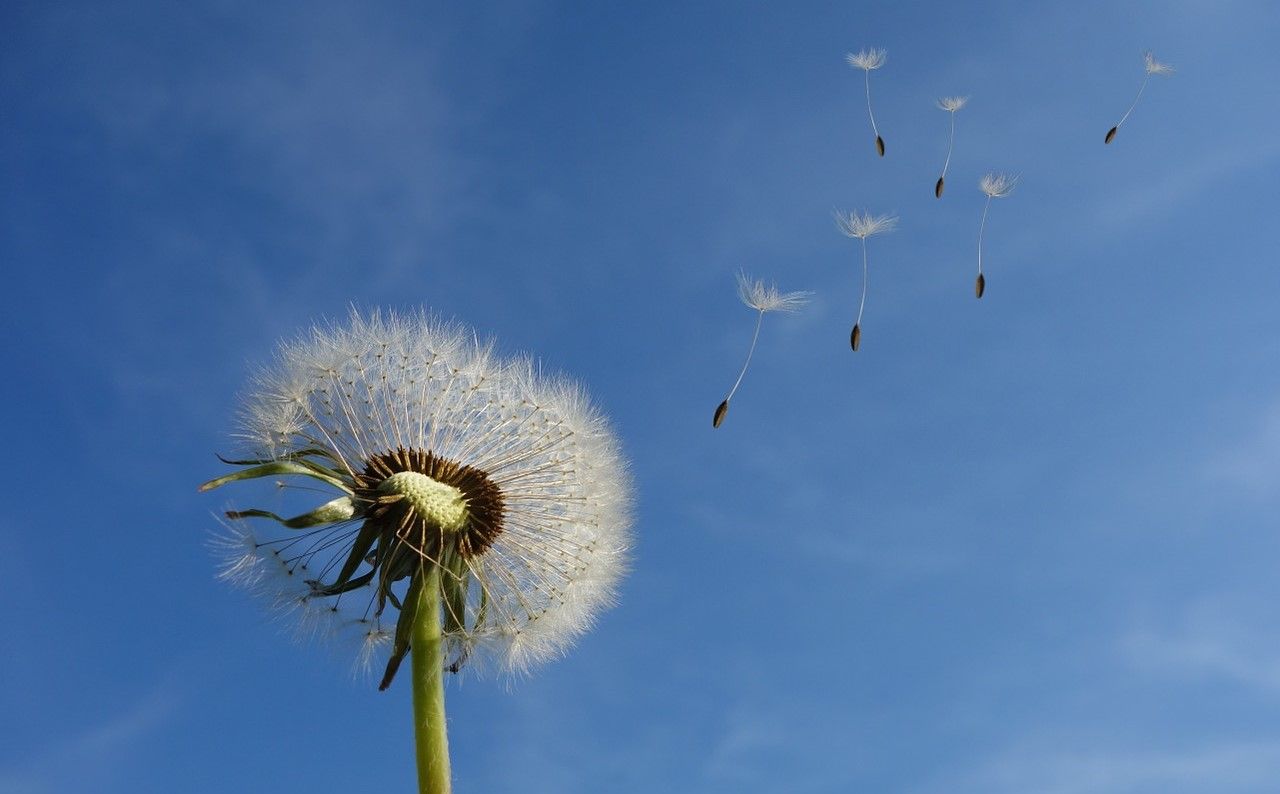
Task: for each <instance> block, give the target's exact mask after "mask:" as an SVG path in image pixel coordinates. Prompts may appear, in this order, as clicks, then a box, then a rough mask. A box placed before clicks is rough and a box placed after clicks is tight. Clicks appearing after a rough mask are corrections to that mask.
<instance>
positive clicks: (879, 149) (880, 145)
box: [876, 135, 884, 157]
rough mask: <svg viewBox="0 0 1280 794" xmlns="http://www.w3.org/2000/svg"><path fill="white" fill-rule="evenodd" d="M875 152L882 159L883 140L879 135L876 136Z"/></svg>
mask: <svg viewBox="0 0 1280 794" xmlns="http://www.w3.org/2000/svg"><path fill="white" fill-rule="evenodd" d="M876 151H877V152H879V153H880V156H881V157H884V138H881V137H880V136H879V135H877V136H876Z"/></svg>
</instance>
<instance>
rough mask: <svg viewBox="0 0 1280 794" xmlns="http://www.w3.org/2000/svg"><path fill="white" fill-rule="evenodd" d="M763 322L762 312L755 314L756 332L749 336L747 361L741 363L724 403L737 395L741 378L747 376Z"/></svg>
mask: <svg viewBox="0 0 1280 794" xmlns="http://www.w3.org/2000/svg"><path fill="white" fill-rule="evenodd" d="M763 322H764V312H762V311H758V312H757V313H756V332H755V333H754V334H752V336H751V347H750V348H749V349H748V350H747V360H746V361H744V362H743V363H742V371H741V372H739V373H738V379H737V380H735V381H734V382H733V388H732V389H730V390H729V396H728V397H725V398H724V401H725V402H729V401H730V400H732V399H733V395H734V394H736V393H737V391H738V386H739V385H741V384H742V378H743V377H744V376H745V375H746V374H747V367H749V366H751V356H752V355H753V354H754V353H755V352H756V340H757V339H759V338H760V325H761V323H763Z"/></svg>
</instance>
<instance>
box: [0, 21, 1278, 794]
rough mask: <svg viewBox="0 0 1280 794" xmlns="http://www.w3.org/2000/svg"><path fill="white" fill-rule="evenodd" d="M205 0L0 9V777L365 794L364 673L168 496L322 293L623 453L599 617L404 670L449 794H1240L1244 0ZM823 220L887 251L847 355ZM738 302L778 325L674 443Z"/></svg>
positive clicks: (1251, 518)
mask: <svg viewBox="0 0 1280 794" xmlns="http://www.w3.org/2000/svg"><path fill="white" fill-rule="evenodd" d="M257 5H258V4H243V3H235V2H223V3H199V4H182V5H175V4H150V3H112V4H88V3H86V4H70V3H33V2H8V3H5V4H4V6H3V10H2V11H0V31H3V32H0V169H2V174H3V188H2V189H0V202H2V204H0V262H2V263H3V268H4V273H5V279H4V281H5V289H4V290H3V293H2V297H0V301H2V302H3V305H2V311H0V331H2V334H0V346H2V349H3V362H4V368H5V373H6V376H5V377H4V378H3V379H0V406H3V409H4V415H6V416H8V417H9V419H8V420H7V421H8V429H7V431H6V432H7V433H8V436H7V437H8V438H9V442H8V443H9V444H10V449H9V453H8V454H7V455H6V456H5V461H6V463H5V464H4V465H5V470H6V479H7V480H8V482H9V483H10V484H9V487H8V493H9V497H8V508H7V509H6V510H5V511H4V512H3V517H0V582H2V583H3V584H2V585H0V588H2V589H0V592H3V594H4V600H3V603H4V605H5V608H4V609H3V610H0V632H2V635H3V637H4V638H5V639H4V651H3V653H0V682H2V683H0V714H3V715H5V716H4V718H3V720H0V792H5V794H18V793H21V794H44V793H46V792H63V791H86V792H130V793H133V792H174V791H180V792H191V793H192V794H198V793H200V792H226V791H254V792H257V791H263V792H276V791H319V792H330V791H334V792H336V791H361V792H364V791H407V790H410V789H411V788H412V785H413V783H412V781H413V774H414V773H413V761H412V752H411V744H410V742H411V735H410V720H409V692H408V689H407V688H406V687H403V686H397V687H394V688H393V690H392V691H390V692H389V693H382V694H380V693H378V692H376V691H375V689H374V687H373V684H372V683H371V682H367V681H353V680H351V678H350V677H349V675H348V669H349V663H348V659H347V658H346V657H345V655H344V654H342V653H333V652H330V651H327V650H323V649H316V648H308V647H300V646H298V645H296V644H294V643H292V642H291V641H290V640H288V639H287V638H286V637H284V636H282V634H281V631H280V629H279V627H277V626H276V625H273V624H272V623H271V621H270V620H269V619H268V618H267V617H266V616H265V615H264V613H263V612H262V610H261V609H260V608H259V607H258V605H257V604H255V603H254V602H252V601H251V600H250V599H249V598H248V597H247V596H245V595H243V594H241V593H239V592H236V591H234V590H231V589H230V588H228V587H226V586H224V585H222V584H221V583H219V582H217V581H215V580H214V578H213V562H212V560H211V557H210V554H209V552H208V550H207V549H206V547H205V539H206V537H207V534H208V533H209V531H210V530H211V529H212V528H213V526H214V522H213V519H212V518H211V516H210V513H211V511H212V510H215V509H217V508H218V507H220V506H221V503H220V502H219V499H218V497H211V496H209V495H201V494H197V493H196V491H195V486H196V484H197V483H199V482H201V481H203V480H204V479H206V478H208V477H211V476H214V475H216V474H218V473H220V472H222V471H223V470H224V469H223V467H222V466H221V465H220V464H219V463H218V462H217V460H216V459H215V458H214V457H213V453H214V452H215V451H223V450H227V449H228V448H229V447H230V445H229V443H228V433H229V432H230V431H231V429H232V427H233V421H234V413H235V395H236V393H237V391H238V390H239V389H240V388H241V386H242V385H243V383H244V380H245V377H246V374H247V372H248V371H249V368H250V367H251V366H252V365H253V364H254V363H257V362H261V361H263V360H265V359H266V358H267V357H268V356H269V355H270V352H271V349H272V347H273V345H274V343H275V341H276V340H277V338H279V337H281V336H285V335H291V334H293V333H294V332H296V331H297V330H299V329H301V328H303V327H305V326H306V325H308V324H309V323H311V322H312V321H313V320H315V319H317V318H321V317H340V316H342V315H343V314H345V312H346V311H347V307H348V306H349V305H351V304H355V305H358V306H361V307H367V308H372V307H379V306H391V307H400V308H412V307H417V306H428V307H431V308H433V309H435V310H437V311H438V312H440V313H442V314H444V315H445V316H449V317H454V318H456V319H458V320H461V321H463V322H466V323H468V324H470V325H472V326H474V327H476V328H477V329H479V330H480V331H481V332H482V333H491V334H493V335H494V336H495V337H496V338H497V339H498V340H499V346H500V349H502V350H503V351H507V352H517V351H528V352H530V353H533V354H534V355H536V356H538V357H539V358H540V359H541V360H542V361H543V362H544V364H545V365H546V366H548V367H550V368H553V369H562V370H564V371H567V372H569V373H572V374H574V375H576V376H577V377H579V378H581V379H582V380H583V381H584V382H586V383H587V384H588V386H589V388H590V390H591V392H592V394H593V395H594V396H595V398H596V399H597V401H598V402H599V403H600V404H601V405H602V406H603V407H604V408H605V410H606V411H607V412H608V413H609V414H610V415H611V416H612V417H613V419H614V421H615V422H616V425H617V428H618V429H619V432H620V433H621V435H622V437H623V439H624V443H625V446H626V449H627V451H628V453H629V454H630V456H631V457H632V459H633V460H634V468H635V473H636V479H637V484H638V488H639V520H638V523H637V538H638V545H637V548H636V552H635V567H634V572H633V573H632V575H631V576H630V578H629V579H628V580H627V582H626V585H625V587H624V590H623V599H622V604H621V606H620V607H619V608H617V609H616V610H614V611H612V612H610V613H609V614H608V615H607V616H606V617H605V619H604V620H603V621H602V623H601V624H600V626H599V627H598V629H597V630H596V631H594V632H593V633H592V634H590V635H589V636H588V637H587V638H586V640H585V641H584V642H582V643H581V645H580V646H579V647H578V648H577V649H576V650H575V651H574V652H573V653H572V655H570V656H569V657H568V658H566V659H565V660H563V661H560V662H557V663H554V664H551V665H548V666H546V667H544V668H541V669H539V670H538V671H537V672H536V673H535V675H534V676H533V677H531V678H530V679H528V680H526V681H521V682H517V683H516V684H514V685H512V686H507V685H504V684H503V683H502V682H495V681H492V680H476V679H469V680H466V681H465V682H463V683H462V685H461V686H452V687H451V688H450V690H449V708H450V719H451V725H450V728H451V739H452V746H453V760H454V768H455V777H456V787H457V790H458V791H459V792H522V793H532V792H600V791H609V792H633V791H634V792H653V791H699V792H780V791H794V792H849V791H866V792H909V793H910V794H943V793H944V792H946V793H947V794H969V793H971V792H972V793H973V794H977V793H979V792H982V793H983V794H1006V793H1007V794H1015V793H1017V794H1023V793H1025V792H1047V793H1052V794H1084V793H1085V792H1088V793H1089V794H1095V793H1098V792H1102V793H1104V794H1109V793H1110V792H1161V793H1162V794H1168V793H1170V792H1173V793H1174V794H1177V793H1179V792H1274V791H1276V790H1280V577H1278V576H1277V572H1278V571H1280V526H1278V522H1277V519H1276V516H1277V507H1280V367H1277V361H1280V312H1277V310H1276V309H1277V296H1278V295H1280V268H1278V267H1277V266H1276V264H1277V263H1276V244H1275V228H1276V224H1277V220H1276V218H1277V210H1278V209H1280V190H1278V189H1277V186H1276V185H1277V182H1276V179H1275V175H1276V173H1277V168H1278V167H1280V135H1278V134H1277V133H1278V132H1280V110H1278V109H1277V104H1276V102H1275V96H1274V87H1273V83H1274V79H1275V75H1276V74H1278V73H1280V54H1278V52H1277V49H1276V47H1275V39H1276V32H1277V31H1278V30H1280V9H1277V7H1276V5H1275V4H1272V3H1266V2H1256V3H1249V2H1174V3H1070V4H1058V6H1059V7H1056V8H1052V7H1050V6H1049V4H1038V3H1023V2H1000V3H981V4H959V3H858V2H841V3H787V4H781V3H778V4H771V5H765V4H755V3H697V4H690V3H654V4H649V3H630V4H595V3H591V4H587V3H584V4H579V5H572V4H551V3H539V2H512V3H488V4H484V10H483V11H481V10H474V11H461V10H459V9H458V8H457V7H456V6H458V5H461V4H436V3H432V4H419V3H405V4H386V3H378V4H362V5H361V6H359V7H357V6H356V5H355V4H352V5H351V6H346V5H337V4H330V5H317V4H310V3H298V4H279V5H273V7H272V10H262V9H261V8H258V7H257ZM873 45H874V46H882V47H886V48H887V49H888V51H889V62H888V64H887V65H886V67H885V68H884V69H882V70H881V71H879V72H877V73H876V74H875V75H874V76H873V90H874V94H875V102H876V111H877V119H878V121H879V123H880V125H881V129H882V132H883V134H884V137H885V139H886V141H887V144H888V156H887V157H885V158H884V159H883V160H881V159H879V158H877V157H875V154H874V150H873V147H872V139H871V133H870V131H869V128H868V123H867V119H866V111H865V106H864V105H863V96H862V82H861V74H860V73H857V72H854V71H852V70H851V69H849V67H848V66H846V65H845V63H844V55H845V53H846V52H847V51H849V50H856V49H858V48H860V47H864V46H873ZM1148 48H1150V49H1153V50H1154V51H1155V52H1156V54H1157V56H1158V57H1159V58H1160V59H1161V60H1165V61H1168V62H1170V63H1172V64H1173V65H1174V66H1175V67H1176V68H1177V69H1178V71H1177V73H1176V74H1175V75H1174V76H1172V77H1170V78H1167V79H1158V80H1153V82H1152V85H1151V86H1149V88H1148V90H1147V93H1146V95H1145V96H1144V97H1143V100H1142V104H1140V105H1139V107H1138V109H1137V110H1136V111H1135V113H1134V115H1133V116H1132V118H1131V119H1130V120H1129V122H1128V123H1127V124H1126V125H1125V127H1124V128H1123V130H1122V131H1121V133H1120V135H1119V136H1118V138H1117V139H1116V141H1115V143H1113V144H1112V145H1110V146H1103V144H1102V137H1103V134H1104V133H1105V132H1106V130H1107V128H1108V127H1110V126H1111V125H1112V124H1114V123H1115V121H1116V120H1117V118H1118V117H1119V115H1120V114H1121V113H1122V112H1123V110H1124V108H1125V107H1126V106H1127V104H1128V103H1129V101H1130V100H1131V98H1132V95H1133V92H1134V91H1135V90H1136V88H1137V85H1138V82H1139V81H1140V79H1141V75H1142V61H1141V56H1142V52H1143V51H1144V50H1145V49H1148ZM950 94H971V95H972V97H973V98H972V100H971V102H970V105H969V106H968V107H966V108H965V109H964V110H962V111H961V112H960V114H959V117H958V119H957V121H958V127H959V129H958V134H957V142H956V153H955V156H954V159H953V162H952V170H951V174H950V177H949V179H948V189H947V193H946V195H945V197H944V198H943V200H942V201H937V200H935V199H934V198H933V195H932V186H933V182H934V179H935V178H936V176H937V170H938V168H939V166H940V164H941V161H942V158H943V155H944V151H945V145H946V137H945V136H946V123H947V119H946V115H945V113H943V112H942V111H939V110H937V109H936V108H934V107H933V104H932V103H933V101H934V99H935V98H936V97H938V96H942V95H950ZM1268 94H1270V95H1268ZM992 169H998V170H1007V171H1010V172H1014V173H1018V174H1020V175H1021V177H1022V182H1021V184H1020V185H1019V187H1018V190H1017V192H1016V193H1015V194H1014V195H1013V196H1012V197H1010V198H1008V199H1005V200H1003V201H1001V202H999V203H997V204H996V205H995V206H994V207H993V208H992V215H991V218H990V221H989V224H988V228H987V248H986V257H987V258H986V265H987V272H988V290H987V296H986V297H985V298H984V299H983V300H982V301H981V302H978V301H975V300H974V299H973V297H972V279H973V270H974V265H975V262H974V254H975V251H974V247H975V238H976V233H977V225H978V219H979V217H980V214H981V209H982V199H983V197H982V195H981V194H980V193H979V192H978V190H977V187H976V183H977V180H978V178H979V176H980V175H981V174H982V173H983V172H985V171H987V170H992ZM837 208H840V209H858V208H865V209H868V210H872V211H876V212H893V213H897V214H899V215H900V216H901V219H902V220H901V226H900V229H899V231H897V232H896V233H894V234H892V235H887V236H884V237H878V238H875V239H873V240H872V241H871V253H872V284H871V294H870V298H869V302H868V308H867V316H866V319H865V321H864V336H863V345H862V350H861V351H860V352H859V353H857V354H856V355H855V354H853V353H851V352H850V351H849V349H848V343H847V339H848V331H849V325H850V322H851V318H852V314H853V312H854V310H855V309H856V299H857V278H858V276H857V270H856V261H857V260H856V257H857V247H856V243H854V242H853V241H850V240H847V239H845V238H843V237H841V236H840V235H839V234H838V233H837V232H836V230H835V228H834V225H833V223H832V221H831V212H832V210H833V209H837ZM739 268H744V269H746V270H747V271H748V272H751V273H755V274H758V275H760V276H762V277H765V278H769V279H776V280H777V282H778V283H779V285H780V286H781V287H783V288H784V289H809V290H814V291H815V292H816V293H817V295H816V298H815V300H814V302H813V304H812V305H811V306H810V307H809V309H808V310H807V311H806V312H804V313H803V314H801V315H797V316H794V317H786V316H771V317H769V318H767V320H766V323H765V328H764V333H763V335H762V339H761V343H760V348H759V350H758V351H757V353H756V359H755V362H754V364H753V368H752V371H751V372H750V373H749V374H748V376H747V379H746V381H745V383H744V385H743V387H742V390H741V391H740V392H739V395H738V396H737V397H736V398H735V400H734V405H733V410H732V411H731V412H730V414H729V417H728V420H727V421H726V422H725V424H724V426H723V427H721V428H720V429H719V430H716V431H714V432H713V431H712V429H711V426H710V420H711V413H712V410H713V409H714V407H715V405H716V404H717V403H718V402H719V401H720V400H721V399H722V397H723V396H724V392H725V390H726V389H727V388H728V386H729V385H730V384H731V383H732V380H733V378H734V376H735V375H736V371H737V367H738V366H739V363H740V361H741V356H742V354H743V353H744V349H745V346H746V344H747V341H748V339H749V336H750V330H751V323H752V320H753V317H752V315H751V313H750V312H749V311H748V310H747V309H745V308H743V307H742V306H741V305H740V304H739V303H738V302H737V299H736V297H735V295H734V292H733V274H734V273H735V272H736V271H737V270H738V269H739Z"/></svg>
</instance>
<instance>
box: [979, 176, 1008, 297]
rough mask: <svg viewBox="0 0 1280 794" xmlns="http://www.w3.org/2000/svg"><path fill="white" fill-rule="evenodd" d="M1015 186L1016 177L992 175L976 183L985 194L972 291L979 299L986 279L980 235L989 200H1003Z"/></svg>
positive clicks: (985, 224)
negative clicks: (976, 269) (975, 277)
mask: <svg viewBox="0 0 1280 794" xmlns="http://www.w3.org/2000/svg"><path fill="white" fill-rule="evenodd" d="M1017 184H1018V178H1017V177H1016V176H1009V175H1008V174H994V173H992V174H987V175H986V176H984V177H982V179H981V180H980V181H979V182H978V188H979V189H980V190H981V191H982V192H983V193H986V194H987V203H986V205H985V206H984V207H983V208H982V223H981V224H979V226H978V280H977V281H976V282H975V283H974V286H973V291H974V293H975V294H976V295H977V296H978V297H979V298H981V297H982V293H984V292H986V291H987V278H986V276H984V275H982V234H983V232H985V231H986V229H987V211H988V210H990V209H991V199H997V198H1004V197H1005V196H1007V195H1009V194H1010V193H1012V192H1013V188H1014V186H1015V185H1017Z"/></svg>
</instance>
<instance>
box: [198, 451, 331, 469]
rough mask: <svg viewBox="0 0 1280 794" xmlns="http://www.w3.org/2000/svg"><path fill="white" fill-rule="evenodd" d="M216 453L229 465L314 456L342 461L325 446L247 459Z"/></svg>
mask: <svg viewBox="0 0 1280 794" xmlns="http://www.w3.org/2000/svg"><path fill="white" fill-rule="evenodd" d="M214 455H215V456H216V457H217V458H218V460H220V461H222V462H223V463H225V464H227V465H228V466H258V465H261V464H263V463H275V462H276V461H278V460H301V459H303V458H312V457H315V458H328V459H329V460H331V461H333V462H334V463H341V462H342V461H340V460H338V459H337V458H336V457H334V455H333V453H332V452H330V451H329V450H327V449H325V448H324V447H307V448H306V449H300V450H298V451H296V452H286V453H285V454H283V455H279V456H277V457H274V458H250V459H247V460H229V459H227V458H224V457H222V456H221V455H218V454H217V453H216V452H215V453H214Z"/></svg>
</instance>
